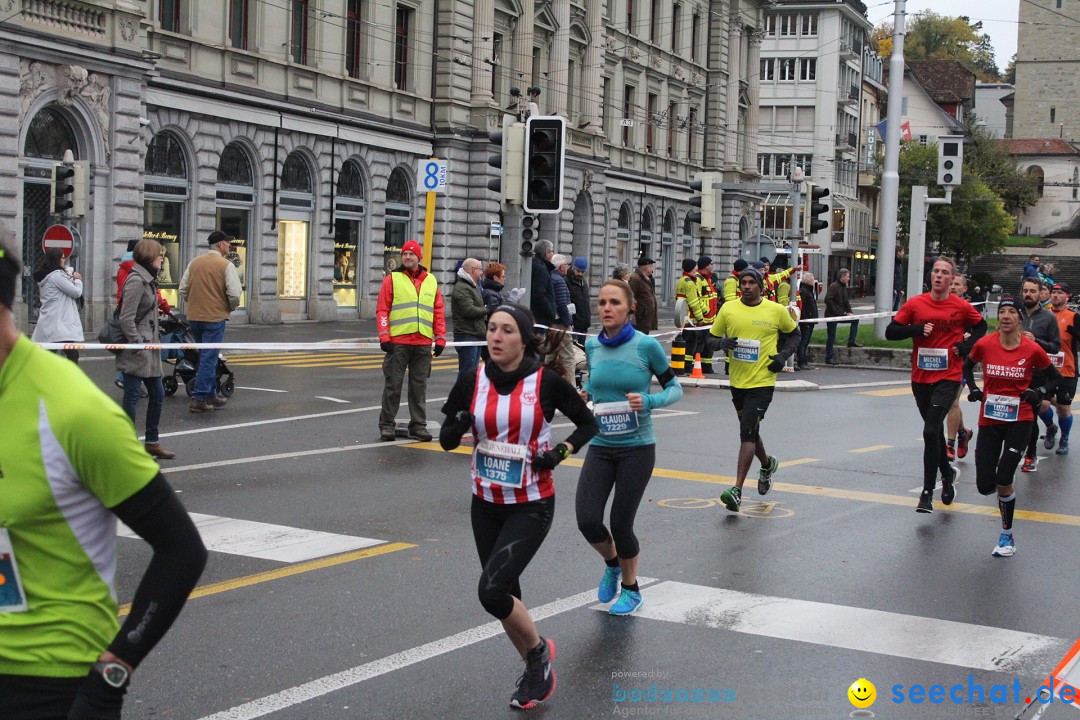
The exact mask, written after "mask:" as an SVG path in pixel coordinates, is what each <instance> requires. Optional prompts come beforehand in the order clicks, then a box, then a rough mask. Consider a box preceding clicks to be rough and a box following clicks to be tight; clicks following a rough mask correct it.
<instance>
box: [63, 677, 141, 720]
mask: <svg viewBox="0 0 1080 720" xmlns="http://www.w3.org/2000/svg"><path fill="white" fill-rule="evenodd" d="M125 693H127V686H126V685H125V686H124V687H122V688H114V687H113V686H112V685H109V684H108V683H107V682H105V678H103V677H101V673H99V672H98V671H96V670H91V671H90V673H89V674H88V675H87V676H86V679H85V680H83V683H82V686H80V687H79V692H78V693H76V694H75V702H73V703H72V704H71V709H70V710H68V720H120V710H121V709H122V708H123V705H124V695H125Z"/></svg>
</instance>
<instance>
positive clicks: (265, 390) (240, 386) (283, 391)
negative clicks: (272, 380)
mask: <svg viewBox="0 0 1080 720" xmlns="http://www.w3.org/2000/svg"><path fill="white" fill-rule="evenodd" d="M236 389H237V390H258V391H259V392H276V393H287V392H289V391H288V390H273V389H271V388H257V387H248V386H246V385H237V386H236Z"/></svg>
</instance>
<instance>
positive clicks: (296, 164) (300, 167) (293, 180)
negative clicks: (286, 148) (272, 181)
mask: <svg viewBox="0 0 1080 720" xmlns="http://www.w3.org/2000/svg"><path fill="white" fill-rule="evenodd" d="M281 189H282V190H285V191H288V192H298V193H307V194H309V195H310V194H311V171H310V170H309V169H308V165H307V163H306V162H304V159H303V158H302V157H301V156H300V154H299V153H296V152H293V153H289V156H288V157H287V158H285V165H284V166H283V167H282V168H281Z"/></svg>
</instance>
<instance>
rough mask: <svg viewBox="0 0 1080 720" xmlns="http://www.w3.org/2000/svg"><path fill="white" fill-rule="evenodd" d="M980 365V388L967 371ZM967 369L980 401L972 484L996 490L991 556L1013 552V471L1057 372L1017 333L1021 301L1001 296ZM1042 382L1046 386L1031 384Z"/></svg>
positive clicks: (973, 394)
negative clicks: (997, 529) (993, 327)
mask: <svg viewBox="0 0 1080 720" xmlns="http://www.w3.org/2000/svg"><path fill="white" fill-rule="evenodd" d="M977 362H981V363H982V366H983V386H984V387H983V389H982V390H980V389H979V388H978V386H977V385H975V380H974V376H973V374H972V373H971V371H972V370H973V369H974V368H975V363H977ZM964 369H965V370H966V371H968V372H966V373H965V377H967V378H968V381H967V383H968V388H969V389H970V390H971V394H969V395H968V400H970V401H972V402H981V403H982V405H981V407H980V412H979V440H978V442H977V443H976V445H975V485H976V487H978V489H979V493H981V494H982V495H989V494H990V493H992V492H994V488H997V494H998V510H999V511H1000V512H1001V536H1000V537H999V538H998V544H997V545H996V546H995V547H994V550H993V555H994V556H995V557H1010V556H1012V555H1013V553H1015V552H1016V543H1015V542H1014V540H1013V534H1012V520H1013V510H1014V509H1015V507H1016V493H1015V492H1013V475H1014V474H1015V473H1016V466H1017V465H1019V464H1020V457H1021V456H1022V454H1023V452H1024V447H1025V444H1026V442H1027V438H1028V436H1029V435H1030V434H1031V427H1032V423H1033V422H1034V421H1035V409H1034V405H1035V403H1037V402H1038V401H1040V400H1041V399H1042V398H1043V397H1044V396H1046V397H1049V396H1051V395H1053V393H1054V390H1055V389H1056V388H1057V386H1058V383H1059V382H1060V380H1061V374H1060V373H1058V371H1057V369H1056V368H1055V367H1054V366H1053V365H1051V364H1050V357H1049V356H1048V355H1047V354H1046V351H1045V350H1043V349H1042V348H1041V347H1039V346H1038V345H1037V344H1036V343H1035V342H1034V341H1032V340H1029V339H1027V338H1026V337H1024V336H1023V335H1021V334H1020V303H1019V301H1017V299H1016V298H1014V297H1011V296H1008V295H1007V296H1005V297H1003V298H1001V302H1000V303H999V304H998V331H997V332H996V333H994V334H992V335H987V336H986V337H984V338H982V339H981V340H979V341H978V342H977V343H975V347H973V348H972V349H971V353H970V354H969V355H968V357H967V359H966V360H965V361H964ZM1043 379H1045V380H1046V385H1045V386H1044V387H1035V386H1034V385H1035V383H1037V382H1039V381H1040V380H1043Z"/></svg>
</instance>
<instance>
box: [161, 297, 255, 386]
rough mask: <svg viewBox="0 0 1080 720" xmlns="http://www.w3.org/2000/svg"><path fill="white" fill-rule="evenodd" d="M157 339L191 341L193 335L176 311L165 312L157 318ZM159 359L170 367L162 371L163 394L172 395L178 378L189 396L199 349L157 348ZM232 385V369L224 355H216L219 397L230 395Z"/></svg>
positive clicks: (193, 382) (178, 382)
mask: <svg viewBox="0 0 1080 720" xmlns="http://www.w3.org/2000/svg"><path fill="white" fill-rule="evenodd" d="M161 342H162V343H194V342H195V338H193V337H192V336H191V328H190V327H188V324H187V322H186V318H185V317H184V316H183V315H181V314H179V313H174V314H173V315H166V316H165V317H164V318H162V320H161ZM161 360H162V362H164V363H167V364H169V365H172V368H173V371H172V374H171V375H165V376H164V377H162V379H161V381H162V384H163V385H164V386H165V394H166V395H175V394H176V391H177V389H178V388H179V387H180V381H181V380H182V381H183V382H184V388H185V389H186V390H187V394H188V397H191V392H192V390H194V388H195V375H196V374H198V372H199V351H198V350H190V349H185V350H180V349H179V348H174V349H171V350H162V351H161ZM235 389H236V386H235V385H234V384H233V374H232V370H230V369H229V366H228V364H227V362H226V358H225V356H224V355H220V354H219V355H218V362H217V394H218V395H220V396H221V397H232V394H233V391H234V390H235Z"/></svg>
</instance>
